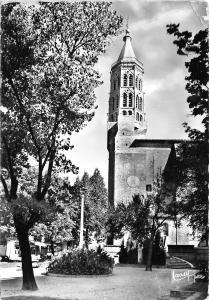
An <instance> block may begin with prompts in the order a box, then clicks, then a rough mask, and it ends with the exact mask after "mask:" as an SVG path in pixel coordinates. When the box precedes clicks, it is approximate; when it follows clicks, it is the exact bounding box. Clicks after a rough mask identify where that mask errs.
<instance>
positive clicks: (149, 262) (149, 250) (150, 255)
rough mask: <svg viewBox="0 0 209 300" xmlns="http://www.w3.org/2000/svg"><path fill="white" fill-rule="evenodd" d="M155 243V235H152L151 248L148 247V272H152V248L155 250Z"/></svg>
mask: <svg viewBox="0 0 209 300" xmlns="http://www.w3.org/2000/svg"><path fill="white" fill-rule="evenodd" d="M153 241H154V234H151V237H150V240H149V247H148V255H147V264H146V271H152V248H153Z"/></svg>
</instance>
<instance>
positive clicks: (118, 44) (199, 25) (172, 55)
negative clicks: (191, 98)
mask: <svg viewBox="0 0 209 300" xmlns="http://www.w3.org/2000/svg"><path fill="white" fill-rule="evenodd" d="M113 9H115V10H116V11H117V13H118V14H120V15H122V16H123V17H124V31H123V32H122V34H121V35H119V36H117V37H115V38H112V39H111V45H110V46H109V47H108V49H107V51H106V53H105V54H104V55H103V56H101V57H100V58H99V62H98V64H97V65H96V67H95V68H96V69H97V70H98V71H99V72H100V73H101V75H102V80H103V82H104V83H103V85H102V86H100V87H99V88H97V89H96V91H95V92H96V96H97V102H96V104H97V105H98V109H97V110H96V112H95V117H94V119H93V120H92V121H91V122H89V123H88V124H87V126H86V127H85V128H84V129H83V130H81V131H80V132H79V133H76V134H73V135H72V139H71V142H72V144H73V145H74V149H73V150H71V151H70V153H69V156H70V158H71V160H72V162H73V163H74V164H75V165H76V166H78V167H79V176H82V175H83V173H84V171H86V172H88V173H89V174H90V175H91V174H92V173H93V171H94V169H95V168H98V169H99V170H100V172H101V174H102V176H103V177H104V180H105V183H106V184H107V180H108V151H107V112H108V100H109V98H108V97H109V90H110V70H111V65H112V64H113V63H114V62H115V61H116V60H117V58H118V56H119V54H120V51H121V49H122V46H123V36H124V32H125V29H126V23H127V21H126V20H127V18H128V25H129V30H130V34H131V36H132V46H133V49H134V52H135V54H136V57H137V58H138V60H140V61H141V62H142V63H143V65H144V92H145V98H144V99H145V100H144V101H145V112H146V120H147V125H148V131H147V138H153V139H182V138H187V136H186V134H185V132H184V128H183V126H182V123H183V122H185V121H186V122H188V123H189V124H190V125H191V126H192V127H196V128H198V127H199V126H200V125H199V124H200V121H199V120H198V119H197V118H194V117H193V116H191V112H190V111H189V109H188V104H187V102H186V98H187V96H188V94H187V93H186V91H185V85H186V81H185V79H184V78H185V76H186V75H187V71H186V68H185V65H184V64H185V60H186V59H187V58H186V57H185V56H179V55H177V54H176V46H175V45H173V43H172V42H173V40H174V39H173V36H171V35H168V34H167V32H166V25H167V24H171V23H180V30H181V31H183V30H189V31H192V32H193V33H196V32H198V31H199V30H201V29H204V28H205V27H206V17H205V15H206V2H201V1H200V2H194V1H184V2H183V1H177V0H176V1H145V0H141V1H139V0H128V1H127V0H123V1H113ZM75 178H76V176H75V175H72V176H70V180H71V181H72V182H73V181H74V180H75Z"/></svg>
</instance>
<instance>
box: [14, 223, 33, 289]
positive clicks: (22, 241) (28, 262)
mask: <svg viewBox="0 0 209 300" xmlns="http://www.w3.org/2000/svg"><path fill="white" fill-rule="evenodd" d="M16 231H17V236H18V240H19V245H20V251H21V256H22V273H23V284H22V289H23V290H32V291H35V290H37V289H38V287H37V284H36V281H35V277H34V274H33V267H32V259H31V251H30V243H29V238H28V228H27V227H26V226H25V225H23V224H21V226H18V225H17V224H16Z"/></svg>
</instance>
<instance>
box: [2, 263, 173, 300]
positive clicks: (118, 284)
mask: <svg viewBox="0 0 209 300" xmlns="http://www.w3.org/2000/svg"><path fill="white" fill-rule="evenodd" d="M36 280H37V284H38V287H39V290H38V291H35V292H29V291H21V283H22V280H21V278H16V279H13V280H4V281H2V283H1V296H2V297H5V296H18V295H25V296H29V295H31V296H32V295H34V296H48V297H52V298H54V299H68V300H71V299H72V300H75V299H77V300H81V299H82V300H84V299H85V300H94V299H95V300H100V299H105V300H113V299H114V300H115V299H116V300H117V299H118V300H119V299H120V300H140V299H141V300H156V299H157V298H158V297H159V296H163V295H166V294H169V290H170V289H172V288H174V286H173V285H172V283H171V270H170V269H153V271H152V272H149V271H147V272H146V271H145V270H144V269H143V268H137V267H133V266H131V265H128V266H125V267H124V266H117V267H115V268H114V271H113V275H111V276H106V277H98V276H97V277H77V278H76V277H50V276H44V275H43V276H39V277H37V278H36ZM13 299H14V298H13ZM37 299H38V298H37Z"/></svg>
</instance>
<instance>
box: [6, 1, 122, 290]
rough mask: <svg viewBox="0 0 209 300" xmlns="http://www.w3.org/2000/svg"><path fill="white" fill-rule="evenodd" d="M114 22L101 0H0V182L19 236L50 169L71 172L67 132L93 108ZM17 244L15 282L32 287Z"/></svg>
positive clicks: (31, 219)
mask: <svg viewBox="0 0 209 300" xmlns="http://www.w3.org/2000/svg"><path fill="white" fill-rule="evenodd" d="M121 24H122V18H121V17H120V16H118V15H117V14H116V12H115V11H113V10H111V4H110V3H107V2H91V1H88V2H73V3H70V2H53V3H49V2H43V3H39V4H36V5H31V6H27V5H24V4H20V3H8V4H5V5H3V6H2V18H1V25H2V60H1V63H2V107H1V120H2V134H1V144H2V166H3V167H4V168H5V169H7V171H8V174H9V184H7V181H6V180H5V178H4V176H1V182H2V185H3V188H4V192H5V198H6V199H7V200H8V202H10V204H11V206H12V207H13V210H12V211H13V218H14V224H15V228H16V231H17V233H18V238H19V241H20V239H23V236H24V239H25V240H24V242H26V236H27V234H28V230H29V229H30V228H32V226H33V225H34V224H35V223H36V222H38V221H40V219H41V218H42V214H43V211H44V206H45V197H46V195H47V192H48V189H49V187H50V184H51V178H52V174H53V173H54V174H55V173H59V172H74V173H76V172H77V168H76V167H75V166H74V165H73V163H72V162H71V161H70V159H68V158H67V156H66V151H69V150H70V149H71V148H72V145H71V143H70V135H71V133H72V132H78V131H79V130H81V129H82V128H83V127H84V126H85V125H86V123H87V122H88V121H90V120H91V119H92V117H93V115H94V110H95V108H96V107H95V93H94V89H95V88H96V87H98V86H99V85H100V84H101V83H102V82H101V80H100V74H99V73H98V72H97V71H96V70H95V69H94V66H95V63H96V62H97V61H98V57H99V55H101V54H103V53H104V52H105V50H106V48H107V46H108V45H109V43H110V39H109V37H111V36H115V35H117V34H118V32H119V28H120V26H121ZM34 162H35V163H36V164H37V178H36V181H35V185H34V187H33V189H32V190H33V192H32V193H30V199H26V197H25V196H24V194H23V195H22V194H21V195H18V186H19V185H20V178H21V174H22V172H23V169H25V170H26V172H27V169H28V167H29V166H30V165H32V164H34ZM21 242H23V240H21ZM21 245H23V243H20V247H21ZM27 245H28V246H27V247H28V248H29V243H28V242H27ZM24 250H25V257H24V258H23V259H22V263H23V279H24V280H23V285H24V286H23V288H24V289H28V288H32V289H36V288H37V286H36V284H35V281H34V279H33V274H32V273H33V272H32V263H31V260H30V258H28V253H29V252H30V250H29V249H21V252H22V254H23V253H24ZM26 250H27V251H26ZM28 250H29V251H28ZM26 266H27V268H28V269H30V272H29V271H28V273H27V272H26V271H27V270H26ZM26 273H27V274H26Z"/></svg>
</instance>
